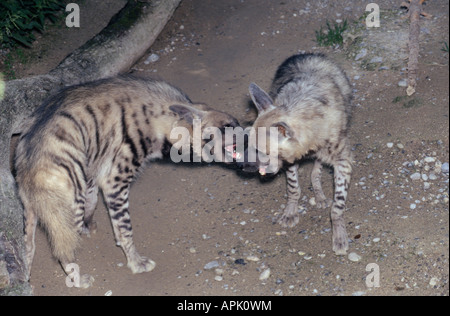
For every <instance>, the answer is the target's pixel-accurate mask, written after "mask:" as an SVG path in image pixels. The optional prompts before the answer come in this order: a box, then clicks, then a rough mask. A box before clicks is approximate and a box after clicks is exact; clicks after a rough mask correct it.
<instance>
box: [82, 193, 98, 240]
mask: <svg viewBox="0 0 450 316" xmlns="http://www.w3.org/2000/svg"><path fill="white" fill-rule="evenodd" d="M97 199H98V187H97V186H94V185H90V186H89V188H88V190H87V193H86V205H85V208H86V211H85V214H84V227H83V234H85V235H87V236H88V237H90V236H91V233H94V234H95V233H96V232H97V223H96V222H95V221H93V220H92V218H93V217H94V211H95V208H96V206H97Z"/></svg>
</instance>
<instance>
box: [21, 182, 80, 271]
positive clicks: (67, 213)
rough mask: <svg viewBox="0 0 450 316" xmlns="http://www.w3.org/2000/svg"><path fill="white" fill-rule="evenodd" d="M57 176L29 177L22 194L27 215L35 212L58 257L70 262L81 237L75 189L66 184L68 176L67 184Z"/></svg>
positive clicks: (60, 259)
mask: <svg viewBox="0 0 450 316" xmlns="http://www.w3.org/2000/svg"><path fill="white" fill-rule="evenodd" d="M54 175H55V174H53V175H49V174H41V175H40V176H39V175H36V176H34V177H28V178H27V179H26V180H25V181H24V182H22V185H20V183H19V193H20V196H21V198H22V202H23V204H24V207H25V214H27V213H29V212H32V213H33V214H34V215H35V216H37V217H38V219H39V221H40V223H41V225H42V226H43V227H44V228H45V230H46V232H47V235H48V238H49V241H50V244H51V248H52V253H53V255H54V256H55V258H57V259H58V260H59V261H60V262H63V263H71V262H73V261H74V260H75V249H76V248H77V246H78V244H79V242H80V238H81V237H80V234H79V232H78V229H77V227H76V225H75V221H76V220H75V214H76V210H75V202H74V199H75V198H74V193H73V192H74V191H73V189H71V188H68V187H67V180H66V179H63V180H64V182H65V185H64V184H63V182H61V181H58V178H56V177H54ZM52 176H53V177H52Z"/></svg>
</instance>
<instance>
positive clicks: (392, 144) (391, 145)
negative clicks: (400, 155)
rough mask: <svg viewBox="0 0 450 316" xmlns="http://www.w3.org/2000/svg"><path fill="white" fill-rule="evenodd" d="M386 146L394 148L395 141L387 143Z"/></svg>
mask: <svg viewBox="0 0 450 316" xmlns="http://www.w3.org/2000/svg"><path fill="white" fill-rule="evenodd" d="M386 146H387V148H392V147H394V143H387V144H386Z"/></svg>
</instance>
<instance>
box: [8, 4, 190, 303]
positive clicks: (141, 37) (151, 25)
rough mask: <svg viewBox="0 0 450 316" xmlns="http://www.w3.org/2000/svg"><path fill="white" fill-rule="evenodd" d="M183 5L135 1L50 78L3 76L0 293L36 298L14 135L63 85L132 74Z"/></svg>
mask: <svg viewBox="0 0 450 316" xmlns="http://www.w3.org/2000/svg"><path fill="white" fill-rule="evenodd" d="M180 1H181V0H145V1H143V0H140V1H136V0H129V1H128V3H127V5H126V6H125V7H124V8H123V9H122V10H121V11H120V12H119V13H118V14H116V15H115V16H114V17H113V18H112V19H111V21H110V23H109V24H108V26H107V27H106V28H105V29H104V30H103V31H102V32H100V33H99V34H98V35H97V36H95V37H94V38H93V39H91V40H90V41H88V42H87V43H86V44H85V45H83V46H82V47H81V48H79V49H77V50H75V51H74V52H73V53H72V54H70V55H69V56H68V57H67V58H66V59H64V61H63V62H62V63H61V64H59V65H58V66H57V67H56V68H55V69H54V70H52V71H50V73H49V74H47V75H41V76H36V77H31V78H26V79H20V80H14V81H9V82H6V84H3V83H2V82H1V81H2V78H1V77H0V294H16V295H29V294H31V288H30V286H29V284H28V282H27V280H26V276H25V273H24V271H25V269H24V266H23V260H22V258H23V253H24V247H23V209H22V206H21V203H20V201H19V199H18V196H17V193H16V188H15V181H14V178H13V176H12V174H11V171H10V163H9V157H10V141H11V136H12V135H13V134H20V133H21V131H22V126H23V123H24V122H25V121H26V119H27V117H28V116H29V115H30V114H31V113H32V112H33V111H34V109H35V108H36V107H37V106H39V105H40V104H41V103H42V102H43V101H44V100H45V99H46V98H47V97H48V96H49V95H51V94H53V93H55V92H56V91H58V90H59V89H61V88H62V87H64V86H70V85H74V84H79V83H83V82H88V81H92V80H97V79H101V78H106V77H110V76H113V75H116V74H118V73H120V72H124V71H126V70H128V69H129V68H130V67H131V66H132V65H133V64H134V63H135V62H136V61H137V60H138V59H139V58H140V57H141V56H142V55H144V53H145V52H146V51H147V50H148V49H149V48H150V46H151V45H152V44H153V42H154V41H155V39H156V37H157V36H158V35H159V33H160V32H161V31H162V29H163V28H164V26H165V25H166V23H167V21H168V20H169V18H170V17H171V16H172V14H173V12H174V11H175V9H176V8H177V6H178V5H179V3H180ZM2 85H4V95H2V94H3V92H2V90H3V88H2ZM2 98H3V99H2Z"/></svg>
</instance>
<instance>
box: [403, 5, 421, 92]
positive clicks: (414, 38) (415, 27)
mask: <svg viewBox="0 0 450 316" xmlns="http://www.w3.org/2000/svg"><path fill="white" fill-rule="evenodd" d="M421 2H422V1H420V0H411V4H410V6H409V14H410V19H411V24H410V27H409V61H408V89H407V90H406V93H407V94H408V96H411V95H413V94H414V93H415V92H416V84H417V72H418V71H419V48H420V47H419V35H420V13H421V11H422V4H421Z"/></svg>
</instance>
